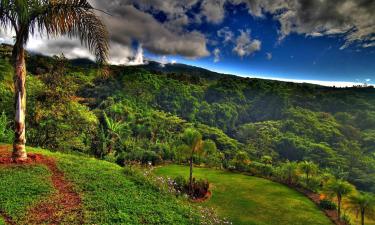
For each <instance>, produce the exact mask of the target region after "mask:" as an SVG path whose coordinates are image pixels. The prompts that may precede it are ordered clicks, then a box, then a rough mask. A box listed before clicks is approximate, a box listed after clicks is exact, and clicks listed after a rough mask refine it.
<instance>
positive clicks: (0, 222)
mask: <svg viewBox="0 0 375 225" xmlns="http://www.w3.org/2000/svg"><path fill="white" fill-rule="evenodd" d="M0 225H5V221H4V219H3V218H1V217H0Z"/></svg>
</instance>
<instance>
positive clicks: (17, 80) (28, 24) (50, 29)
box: [0, 0, 108, 160]
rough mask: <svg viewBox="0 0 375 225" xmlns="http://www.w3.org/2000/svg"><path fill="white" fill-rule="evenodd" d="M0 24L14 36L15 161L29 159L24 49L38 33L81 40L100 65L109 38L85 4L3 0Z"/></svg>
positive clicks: (65, 0) (69, 0) (79, 1)
mask: <svg viewBox="0 0 375 225" xmlns="http://www.w3.org/2000/svg"><path fill="white" fill-rule="evenodd" d="M0 24H1V26H3V27H4V28H6V29H7V28H9V29H11V30H14V32H15V44H14V47H13V52H12V58H13V66H14V88H15V140H14V145H13V158H14V159H15V160H25V159H27V154H26V149H25V143H26V130H25V114H26V87H25V84H26V63H25V45H26V43H27V41H28V40H29V37H30V35H32V34H34V33H35V32H36V31H40V32H42V33H43V32H44V33H46V34H47V35H53V36H59V35H68V36H70V37H77V38H79V39H81V41H82V43H85V44H86V46H87V47H88V48H89V49H90V50H92V51H93V52H94V54H95V56H96V57H97V59H98V62H99V63H104V62H105V61H106V59H107V53H108V34H107V31H106V29H105V26H104V25H103V23H102V22H101V21H100V19H99V18H98V17H97V16H96V15H95V13H94V8H93V7H92V6H91V4H90V3H89V2H87V1H86V0H56V1H44V0H23V1H14V0H2V1H1V3H0Z"/></svg>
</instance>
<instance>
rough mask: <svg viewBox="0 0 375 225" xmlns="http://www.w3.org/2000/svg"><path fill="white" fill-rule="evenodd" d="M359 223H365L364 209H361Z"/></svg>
mask: <svg viewBox="0 0 375 225" xmlns="http://www.w3.org/2000/svg"><path fill="white" fill-rule="evenodd" d="M361 225H365V209H361Z"/></svg>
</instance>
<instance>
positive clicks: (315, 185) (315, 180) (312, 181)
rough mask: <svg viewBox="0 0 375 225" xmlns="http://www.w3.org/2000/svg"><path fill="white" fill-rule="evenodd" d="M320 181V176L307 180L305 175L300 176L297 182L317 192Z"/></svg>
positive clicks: (319, 187)
mask: <svg viewBox="0 0 375 225" xmlns="http://www.w3.org/2000/svg"><path fill="white" fill-rule="evenodd" d="M321 182H322V181H321V178H319V177H311V178H309V180H308V182H307V180H306V177H304V176H302V177H300V182H299V184H300V185H301V186H302V187H304V188H306V189H308V190H310V191H313V192H317V191H319V189H321Z"/></svg>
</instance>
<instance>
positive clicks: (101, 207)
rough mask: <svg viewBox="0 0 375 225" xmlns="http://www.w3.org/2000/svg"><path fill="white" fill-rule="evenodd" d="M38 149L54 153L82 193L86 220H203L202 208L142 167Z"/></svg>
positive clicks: (137, 222) (139, 221) (108, 222)
mask: <svg viewBox="0 0 375 225" xmlns="http://www.w3.org/2000/svg"><path fill="white" fill-rule="evenodd" d="M29 151H30V149H29ZM33 151H35V150H33ZM36 151H37V152H38V153H43V154H46V155H49V156H52V157H55V158H56V159H57V163H58V167H59V169H61V170H62V171H63V172H64V174H65V176H66V179H69V181H71V182H72V183H73V184H74V185H75V188H76V190H77V191H78V192H79V193H81V197H82V204H83V210H84V215H85V223H87V224H141V223H146V224H200V222H201V218H200V212H199V209H197V208H195V207H194V206H191V205H190V204H188V203H187V202H186V201H184V200H178V199H176V198H175V197H174V196H173V195H170V194H166V193H165V192H164V191H163V190H160V189H159V186H156V185H155V184H154V183H153V182H152V181H151V180H150V179H148V177H147V176H145V175H144V174H142V173H140V171H136V170H130V171H131V172H129V169H126V170H125V168H122V167H120V166H118V165H116V164H113V163H109V162H106V161H100V160H96V159H93V158H87V157H85V156H74V155H67V154H61V153H50V152H47V151H41V150H36ZM125 171H127V173H125ZM9 176H11V175H9ZM43 180H44V181H48V179H43ZM146 180H147V181H146ZM5 186H6V185H5ZM13 190H18V189H17V188H14V189H13ZM19 202H22V201H19ZM129 203H131V204H129Z"/></svg>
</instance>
